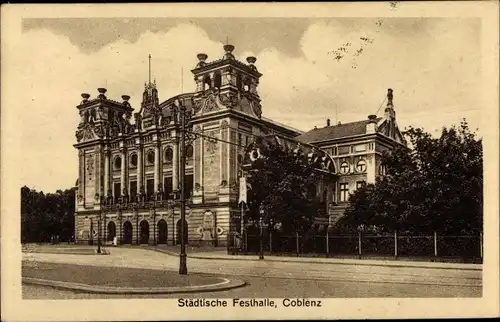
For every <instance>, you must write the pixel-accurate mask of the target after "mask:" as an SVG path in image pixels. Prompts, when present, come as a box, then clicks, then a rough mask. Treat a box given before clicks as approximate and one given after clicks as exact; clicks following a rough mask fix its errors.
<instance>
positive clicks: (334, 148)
mask: <svg viewBox="0 0 500 322" xmlns="http://www.w3.org/2000/svg"><path fill="white" fill-rule="evenodd" d="M330 155H337V147H333V148H332V149H331V150H330Z"/></svg>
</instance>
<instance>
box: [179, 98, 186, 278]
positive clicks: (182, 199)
mask: <svg viewBox="0 0 500 322" xmlns="http://www.w3.org/2000/svg"><path fill="white" fill-rule="evenodd" d="M179 105H180V106H179V107H180V110H181V115H180V117H181V140H180V148H179V150H180V152H181V160H180V162H181V164H180V171H179V172H180V173H179V176H180V179H181V180H180V182H181V184H180V188H181V191H180V194H181V195H180V206H181V219H180V220H181V235H182V236H180V238H181V254H180V258H179V260H180V261H179V274H180V275H186V274H187V265H186V240H185V238H184V236H185V234H186V226H185V221H186V199H185V181H186V178H185V171H186V151H185V150H186V142H185V139H186V107H185V106H184V104H183V103H182V102H180V101H179Z"/></svg>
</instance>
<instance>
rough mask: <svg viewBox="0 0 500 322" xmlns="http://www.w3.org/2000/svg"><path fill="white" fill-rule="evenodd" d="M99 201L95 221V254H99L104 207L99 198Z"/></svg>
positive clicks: (101, 199)
mask: <svg viewBox="0 0 500 322" xmlns="http://www.w3.org/2000/svg"><path fill="white" fill-rule="evenodd" d="M99 200H100V207H99V219H98V221H97V254H101V221H102V214H103V212H104V205H105V204H104V202H103V198H100V199H99Z"/></svg>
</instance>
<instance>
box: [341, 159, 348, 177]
mask: <svg viewBox="0 0 500 322" xmlns="http://www.w3.org/2000/svg"><path fill="white" fill-rule="evenodd" d="M348 172H349V163H347V162H345V161H344V162H342V164H341V165H340V173H343V174H346V173H348Z"/></svg>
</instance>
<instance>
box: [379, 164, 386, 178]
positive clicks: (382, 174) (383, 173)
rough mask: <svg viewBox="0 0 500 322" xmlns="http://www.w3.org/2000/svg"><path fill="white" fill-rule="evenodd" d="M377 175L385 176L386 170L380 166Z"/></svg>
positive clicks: (383, 166)
mask: <svg viewBox="0 0 500 322" xmlns="http://www.w3.org/2000/svg"><path fill="white" fill-rule="evenodd" d="M378 174H379V175H381V176H385V175H386V174H387V168H386V166H385V165H383V164H381V165H380V166H379V167H378Z"/></svg>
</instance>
